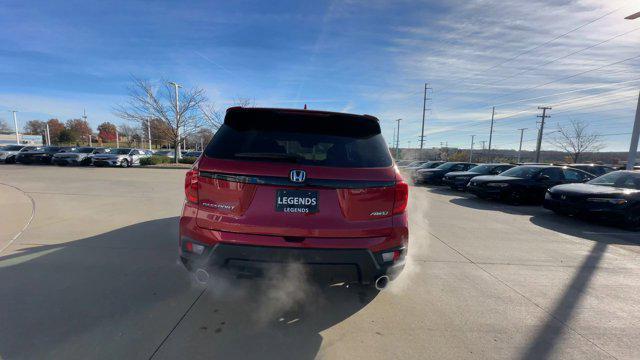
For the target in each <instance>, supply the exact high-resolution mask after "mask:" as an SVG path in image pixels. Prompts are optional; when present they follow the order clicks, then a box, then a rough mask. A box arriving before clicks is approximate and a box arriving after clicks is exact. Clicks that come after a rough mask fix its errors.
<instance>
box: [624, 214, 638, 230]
mask: <svg viewBox="0 0 640 360" xmlns="http://www.w3.org/2000/svg"><path fill="white" fill-rule="evenodd" d="M624 227H625V228H626V229H628V230H633V231H638V230H640V211H636V212H633V211H630V212H629V214H627V215H626V216H625V219H624Z"/></svg>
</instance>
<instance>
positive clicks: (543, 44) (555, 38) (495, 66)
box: [463, 6, 624, 79]
mask: <svg viewBox="0 0 640 360" xmlns="http://www.w3.org/2000/svg"><path fill="white" fill-rule="evenodd" d="M623 7H624V6H620V7H618V8H616V9H614V10H612V11H610V12H608V13H606V14H604V15H602V16H600V17H597V18H595V19H593V20H591V21H588V22H587V23H584V24H582V25H580V26H578V27H576V28H573V29H571V30H569V31H567V32H565V33H562V34H560V35H558V36H556V37H554V38H553V39H551V40H548V41H546V42H544V43H542V44H540V45H536V46H534V47H532V48H530V49H527V50H524V51H522V52H520V53H518V54H517V55H515V56H513V57H511V58H508V59H507V60H504V61H502V62H500V63H498V64H495V65H493V66H491V67H489V68H487V69H484V70H481V71H480V72H479V73H483V72H487V71H490V70H493V69H495V68H498V67H500V66H502V65H504V64H506V63H509V62H511V61H513V60H515V59H517V58H519V57H520V56H522V55H525V54H528V53H530V52H532V51H534V50H537V49H539V48H541V47H543V46H545V45H549V44H551V43H552V42H554V41H556V40H558V39H561V38H563V37H565V36H567V35H569V34H571V33H573V32H576V31H578V30H580V29H582V28H584V27H585V26H587V25H590V24H593V23H594V22H596V21H598V20H600V19H603V18H605V17H607V16H609V15H611V14H613V13H614V12H616V11H618V10H620V9H622V8H623ZM467 78H469V77H467ZM463 79H465V78H463Z"/></svg>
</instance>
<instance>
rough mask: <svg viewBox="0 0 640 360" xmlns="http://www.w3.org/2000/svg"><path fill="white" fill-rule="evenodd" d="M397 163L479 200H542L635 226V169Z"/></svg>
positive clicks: (638, 215) (639, 215)
mask: <svg viewBox="0 0 640 360" xmlns="http://www.w3.org/2000/svg"><path fill="white" fill-rule="evenodd" d="M398 167H399V168H400V169H401V170H402V171H403V172H404V173H405V174H406V175H407V176H409V177H410V178H411V179H412V180H413V182H414V183H415V184H429V185H447V186H449V187H451V189H454V190H462V191H468V192H469V193H471V194H474V195H476V196H477V197H479V198H483V199H497V200H502V201H506V202H509V203H511V204H523V203H535V204H543V206H544V207H545V208H547V209H550V210H552V211H554V212H556V213H559V214H563V215H577V216H582V217H588V218H592V219H593V218H597V219H604V220H609V221H612V222H614V223H615V224H618V225H622V226H624V227H626V228H630V229H634V230H640V172H639V171H626V170H616V169H614V168H612V167H609V166H605V165H597V164H567V165H555V164H504V163H496V164H473V163H467V162H444V161H420V162H412V163H404V164H403V163H399V164H398Z"/></svg>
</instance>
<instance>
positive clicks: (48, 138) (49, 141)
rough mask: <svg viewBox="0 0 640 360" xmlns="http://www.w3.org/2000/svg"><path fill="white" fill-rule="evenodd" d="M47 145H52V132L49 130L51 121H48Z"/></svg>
mask: <svg viewBox="0 0 640 360" xmlns="http://www.w3.org/2000/svg"><path fill="white" fill-rule="evenodd" d="M47 145H48V146H51V133H50V132H49V123H47Z"/></svg>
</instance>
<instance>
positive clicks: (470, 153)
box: [469, 135, 476, 162]
mask: <svg viewBox="0 0 640 360" xmlns="http://www.w3.org/2000/svg"><path fill="white" fill-rule="evenodd" d="M475 137H476V136H475V135H471V148H469V162H473V140H474V139H475Z"/></svg>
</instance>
